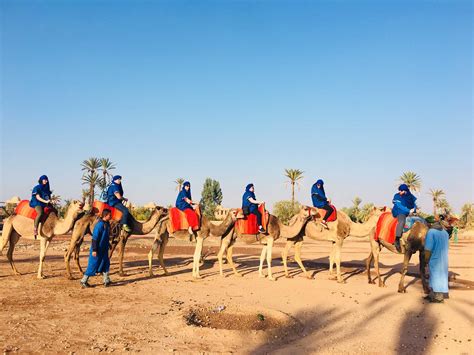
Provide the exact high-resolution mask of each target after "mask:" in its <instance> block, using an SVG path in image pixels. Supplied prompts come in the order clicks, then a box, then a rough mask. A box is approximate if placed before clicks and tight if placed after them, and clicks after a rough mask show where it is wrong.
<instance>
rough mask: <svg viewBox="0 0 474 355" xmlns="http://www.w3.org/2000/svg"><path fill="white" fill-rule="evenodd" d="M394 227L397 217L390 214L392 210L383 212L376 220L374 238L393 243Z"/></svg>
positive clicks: (395, 226) (395, 227)
mask: <svg viewBox="0 0 474 355" xmlns="http://www.w3.org/2000/svg"><path fill="white" fill-rule="evenodd" d="M396 229H397V219H396V218H394V217H393V216H392V212H384V213H382V214H381V215H380V217H379V219H378V221H377V226H376V227H375V236H374V239H375V240H383V241H384V242H387V243H390V244H393V243H394V242H395V231H396Z"/></svg>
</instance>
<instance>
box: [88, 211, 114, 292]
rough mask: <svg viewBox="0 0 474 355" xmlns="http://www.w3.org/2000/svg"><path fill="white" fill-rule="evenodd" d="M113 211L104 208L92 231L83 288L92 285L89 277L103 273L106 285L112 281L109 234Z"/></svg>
mask: <svg viewBox="0 0 474 355" xmlns="http://www.w3.org/2000/svg"><path fill="white" fill-rule="evenodd" d="M111 218H112V211H110V210H109V209H107V208H106V209H104V210H103V211H102V214H101V216H100V220H99V222H97V224H96V225H95V227H94V231H93V232H92V243H91V249H90V255H89V261H88V263H87V270H86V272H85V273H84V277H83V278H82V280H81V286H82V287H83V288H88V287H91V286H90V285H89V283H88V280H89V277H91V276H95V275H96V274H98V273H102V274H103V276H104V286H105V287H108V286H109V285H110V284H111V282H110V278H109V269H110V259H109V236H110V223H109V221H110V219H111Z"/></svg>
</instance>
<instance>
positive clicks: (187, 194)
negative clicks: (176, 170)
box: [182, 181, 192, 200]
mask: <svg viewBox="0 0 474 355" xmlns="http://www.w3.org/2000/svg"><path fill="white" fill-rule="evenodd" d="M186 186H189V190H188V191H186V189H185V187H186ZM182 191H184V194H185V196H186V197H187V198H189V199H190V200H192V198H191V183H190V182H189V181H185V182H184V184H183V188H182Z"/></svg>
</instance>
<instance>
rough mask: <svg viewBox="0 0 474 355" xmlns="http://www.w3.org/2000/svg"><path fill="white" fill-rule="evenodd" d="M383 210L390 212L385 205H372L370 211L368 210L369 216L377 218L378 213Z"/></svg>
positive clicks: (383, 211)
mask: <svg viewBox="0 0 474 355" xmlns="http://www.w3.org/2000/svg"><path fill="white" fill-rule="evenodd" d="M385 212H390V208H387V206H383V207H377V206H374V207H373V208H372V211H370V215H369V218H373V217H377V219H378V218H379V217H380V215H381V214H382V213H385Z"/></svg>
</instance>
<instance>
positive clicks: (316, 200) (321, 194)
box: [311, 179, 328, 208]
mask: <svg viewBox="0 0 474 355" xmlns="http://www.w3.org/2000/svg"><path fill="white" fill-rule="evenodd" d="M318 185H321V187H318ZM311 200H312V201H313V206H314V207H318V208H322V207H324V206H326V205H327V204H328V199H327V198H326V192H325V191H324V181H323V180H321V179H319V180H317V181H316V182H315V183H314V185H313V186H312V187H311Z"/></svg>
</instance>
